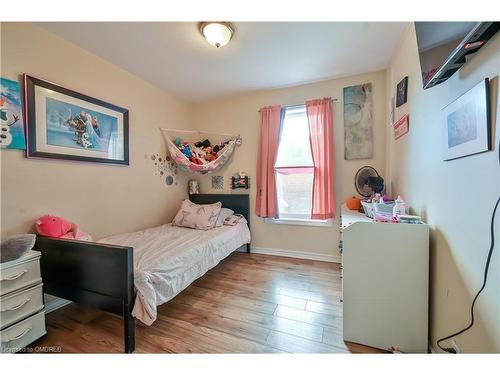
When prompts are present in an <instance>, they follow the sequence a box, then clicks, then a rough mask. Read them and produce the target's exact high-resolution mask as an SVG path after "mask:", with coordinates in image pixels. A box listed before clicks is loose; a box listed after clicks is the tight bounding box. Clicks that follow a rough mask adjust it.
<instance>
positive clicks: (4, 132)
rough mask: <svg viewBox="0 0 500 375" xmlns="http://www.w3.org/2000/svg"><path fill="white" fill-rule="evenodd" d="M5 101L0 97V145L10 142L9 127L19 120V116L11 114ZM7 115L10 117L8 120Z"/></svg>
mask: <svg viewBox="0 0 500 375" xmlns="http://www.w3.org/2000/svg"><path fill="white" fill-rule="evenodd" d="M5 103H6V100H5V98H2V97H0V147H7V146H9V145H10V144H11V143H12V134H11V133H10V127H11V126H12V125H14V124H15V123H16V122H18V121H19V116H16V115H15V114H12V115H11V111H10V110H9V109H8V108H7V107H6V106H5ZM9 117H12V118H11V119H10V120H9Z"/></svg>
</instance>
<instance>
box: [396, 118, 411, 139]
mask: <svg viewBox="0 0 500 375" xmlns="http://www.w3.org/2000/svg"><path fill="white" fill-rule="evenodd" d="M409 130H410V122H409V116H408V115H407V114H406V115H404V116H403V117H401V118H400V119H399V120H398V121H397V122H396V123H395V124H394V139H395V140H396V139H399V138H401V137H402V136H403V135H405V134H406V133H408V132H409Z"/></svg>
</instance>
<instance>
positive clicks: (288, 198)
mask: <svg viewBox="0 0 500 375" xmlns="http://www.w3.org/2000/svg"><path fill="white" fill-rule="evenodd" d="M274 171H275V177H276V192H277V199H278V212H279V219H292V220H293V219H302V220H304V219H305V220H310V219H311V208H312V188H313V179H314V164H313V159H312V154H311V143H310V140H309V125H308V121H307V112H306V107H305V105H304V106H294V107H288V108H286V109H285V115H284V119H283V124H282V129H281V137H280V144H279V146H278V154H277V157H276V163H275V165H274Z"/></svg>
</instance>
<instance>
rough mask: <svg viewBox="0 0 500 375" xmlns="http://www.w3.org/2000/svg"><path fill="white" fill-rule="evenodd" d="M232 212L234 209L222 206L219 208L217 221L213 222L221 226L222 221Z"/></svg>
mask: <svg viewBox="0 0 500 375" xmlns="http://www.w3.org/2000/svg"><path fill="white" fill-rule="evenodd" d="M232 214H234V211H233V210H231V209H229V208H224V207H222V208H221V209H220V213H219V217H218V218H217V222H216V223H215V226H216V227H222V226H223V225H224V221H225V220H226V219H227V218H228V217H229V216H231V215H232Z"/></svg>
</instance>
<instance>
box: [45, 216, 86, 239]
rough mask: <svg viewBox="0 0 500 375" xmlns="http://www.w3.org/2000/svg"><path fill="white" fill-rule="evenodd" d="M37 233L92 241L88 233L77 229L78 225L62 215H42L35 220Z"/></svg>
mask: <svg viewBox="0 0 500 375" xmlns="http://www.w3.org/2000/svg"><path fill="white" fill-rule="evenodd" d="M35 227H36V231H37V232H38V234H41V235H42V236H47V237H54V238H67V239H71V240H80V241H92V237H91V236H90V234H88V233H85V232H81V231H80V230H78V226H77V225H76V224H74V223H72V222H70V221H68V220H66V219H64V218H62V217H58V216H53V215H44V216H42V217H40V218H38V220H37V221H36V222H35Z"/></svg>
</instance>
